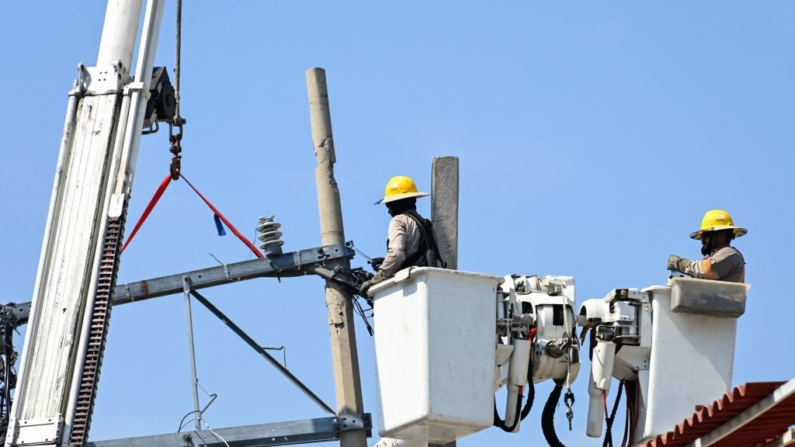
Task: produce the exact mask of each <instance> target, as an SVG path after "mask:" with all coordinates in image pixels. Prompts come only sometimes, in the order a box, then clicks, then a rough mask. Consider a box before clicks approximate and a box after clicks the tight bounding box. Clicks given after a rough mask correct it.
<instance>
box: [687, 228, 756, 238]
mask: <svg viewBox="0 0 795 447" xmlns="http://www.w3.org/2000/svg"><path fill="white" fill-rule="evenodd" d="M720 230H734V237H741V236H745V235H746V234H748V230H746V229H745V228H741V227H735V226H734V225H719V226H715V227H709V228H704V229H703V230H698V231H695V232H693V233H690V239H695V240H697V241H700V240H701V233H703V232H705V231H720Z"/></svg>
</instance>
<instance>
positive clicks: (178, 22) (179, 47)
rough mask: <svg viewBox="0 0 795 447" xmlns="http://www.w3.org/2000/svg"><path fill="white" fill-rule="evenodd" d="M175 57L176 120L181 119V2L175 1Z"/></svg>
mask: <svg viewBox="0 0 795 447" xmlns="http://www.w3.org/2000/svg"><path fill="white" fill-rule="evenodd" d="M176 47H177V48H176V55H175V59H174V116H176V118H177V120H179V119H180V118H181V116H180V114H179V68H180V67H179V65H180V53H181V52H182V0H177V37H176Z"/></svg>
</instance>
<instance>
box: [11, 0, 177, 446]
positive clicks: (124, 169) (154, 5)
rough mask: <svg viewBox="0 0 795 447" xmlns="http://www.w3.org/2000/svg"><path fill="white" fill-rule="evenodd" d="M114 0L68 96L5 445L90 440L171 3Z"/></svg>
mask: <svg viewBox="0 0 795 447" xmlns="http://www.w3.org/2000/svg"><path fill="white" fill-rule="evenodd" d="M142 4H143V0H109V1H108V6H107V11H106V15H105V24H104V28H103V32H102V40H101V43H100V49H99V55H98V57H97V65H96V67H91V68H87V67H85V66H83V65H82V64H80V65H79V71H80V74H79V77H78V79H77V81H76V82H75V87H74V88H73V89H72V91H71V92H69V102H68V106H67V111H66V122H65V124H64V133H63V138H62V141H61V149H60V154H59V158H58V165H57V168H56V172H55V181H54V185H53V191H52V197H51V200H50V208H49V212H48V217H47V224H46V227H45V234H44V241H43V244H42V249H41V256H40V260H39V267H38V272H37V275H36V284H35V288H34V292H33V302H32V308H31V312H30V318H29V321H28V327H27V331H26V336H25V345H24V347H23V350H22V357H21V364H20V371H19V378H18V385H17V392H16V396H15V400H14V405H13V408H12V411H11V415H10V416H11V419H10V424H9V432H8V436H7V438H6V444H5V445H6V446H16V445H23V444H37V445H51V446H58V445H65V444H70V445H84V444H85V442H86V440H87V437H88V428H89V426H90V421H91V413H92V411H93V401H94V395H95V392H96V386H97V382H98V380H99V369H100V367H101V363H102V354H103V350H104V342H105V337H106V332H107V324H108V318H109V317H110V315H109V314H110V298H111V297H110V295H111V293H112V290H113V287H114V285H115V280H116V272H117V271H118V257H119V248H120V243H121V239H122V236H123V231H124V221H125V217H126V208H127V201H128V198H129V193H130V189H131V186H132V180H133V174H134V170H135V162H136V159H137V153H138V146H139V142H140V136H141V129H142V125H143V118H144V116H143V115H144V111H145V105H146V101H147V99H148V96H149V93H148V92H149V83H150V79H151V73H152V65H153V61H154V55H155V49H156V43H157V39H158V34H159V30H160V23H161V21H162V15H163V4H164V0H149V1H148V3H147V8H146V15H145V19H144V27H143V33H142V39H141V45H140V48H139V51H138V63H137V65H136V72H135V73H136V75H137V79H135V82H131V81H132V80H131V77H130V72H129V69H130V65H131V63H132V55H133V48H134V46H135V41H136V33H137V30H138V25H139V20H140V16H141V9H142Z"/></svg>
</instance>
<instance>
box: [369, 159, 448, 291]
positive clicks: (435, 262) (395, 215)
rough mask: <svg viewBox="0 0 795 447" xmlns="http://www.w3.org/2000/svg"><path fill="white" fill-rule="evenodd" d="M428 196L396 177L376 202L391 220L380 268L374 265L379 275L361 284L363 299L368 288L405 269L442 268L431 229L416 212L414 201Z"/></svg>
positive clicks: (390, 181)
mask: <svg viewBox="0 0 795 447" xmlns="http://www.w3.org/2000/svg"><path fill="white" fill-rule="evenodd" d="M427 195H429V194H428V193H425V192H419V191H417V185H415V184H414V180H412V179H411V178H410V177H406V176H403V175H398V176H395V177H392V178H391V179H389V183H387V184H386V190H385V192H384V198H382V199H381V200H379V201H378V202H375V204H376V205H380V204H384V205H386V208H387V211H388V212H389V215H390V216H392V220H391V221H389V231H388V233H387V237H388V239H387V252H386V256H384V259H383V261H382V262H381V263H380V265H379V264H378V263H377V262H374V263H373V268H376V269H377V270H378V272H377V273H376V274H375V276H373V277H372V279H370V280H368V281H365V283H364V284H362V287H361V292H362V295H365V296H369V290H370V287H372V286H373V285H375V284H378V283H379V282H381V281H383V280H385V279H387V278H390V277H391V276H392V275H394V274H395V273H397V272H398V271H400V270H402V269H404V268H406V267H412V266H431V267H443V266H444V261H442V259H441V256H439V249H438V245H437V243H436V237H435V235H434V233H433V225H432V224H431V221H430V220H428V219H425V218H423V217H422V216H421V215H420V214H419V213H418V212H417V199H418V198H419V197H425V196H427Z"/></svg>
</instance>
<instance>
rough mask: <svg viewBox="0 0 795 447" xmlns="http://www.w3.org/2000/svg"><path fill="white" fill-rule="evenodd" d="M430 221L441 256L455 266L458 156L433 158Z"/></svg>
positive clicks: (452, 266) (456, 260) (456, 265)
mask: <svg viewBox="0 0 795 447" xmlns="http://www.w3.org/2000/svg"><path fill="white" fill-rule="evenodd" d="M431 220H432V221H433V227H434V229H435V231H436V238H437V242H439V251H440V252H441V254H442V259H444V261H445V262H447V268H449V269H453V270H456V269H458V157H434V159H433V167H432V174H431Z"/></svg>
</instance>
